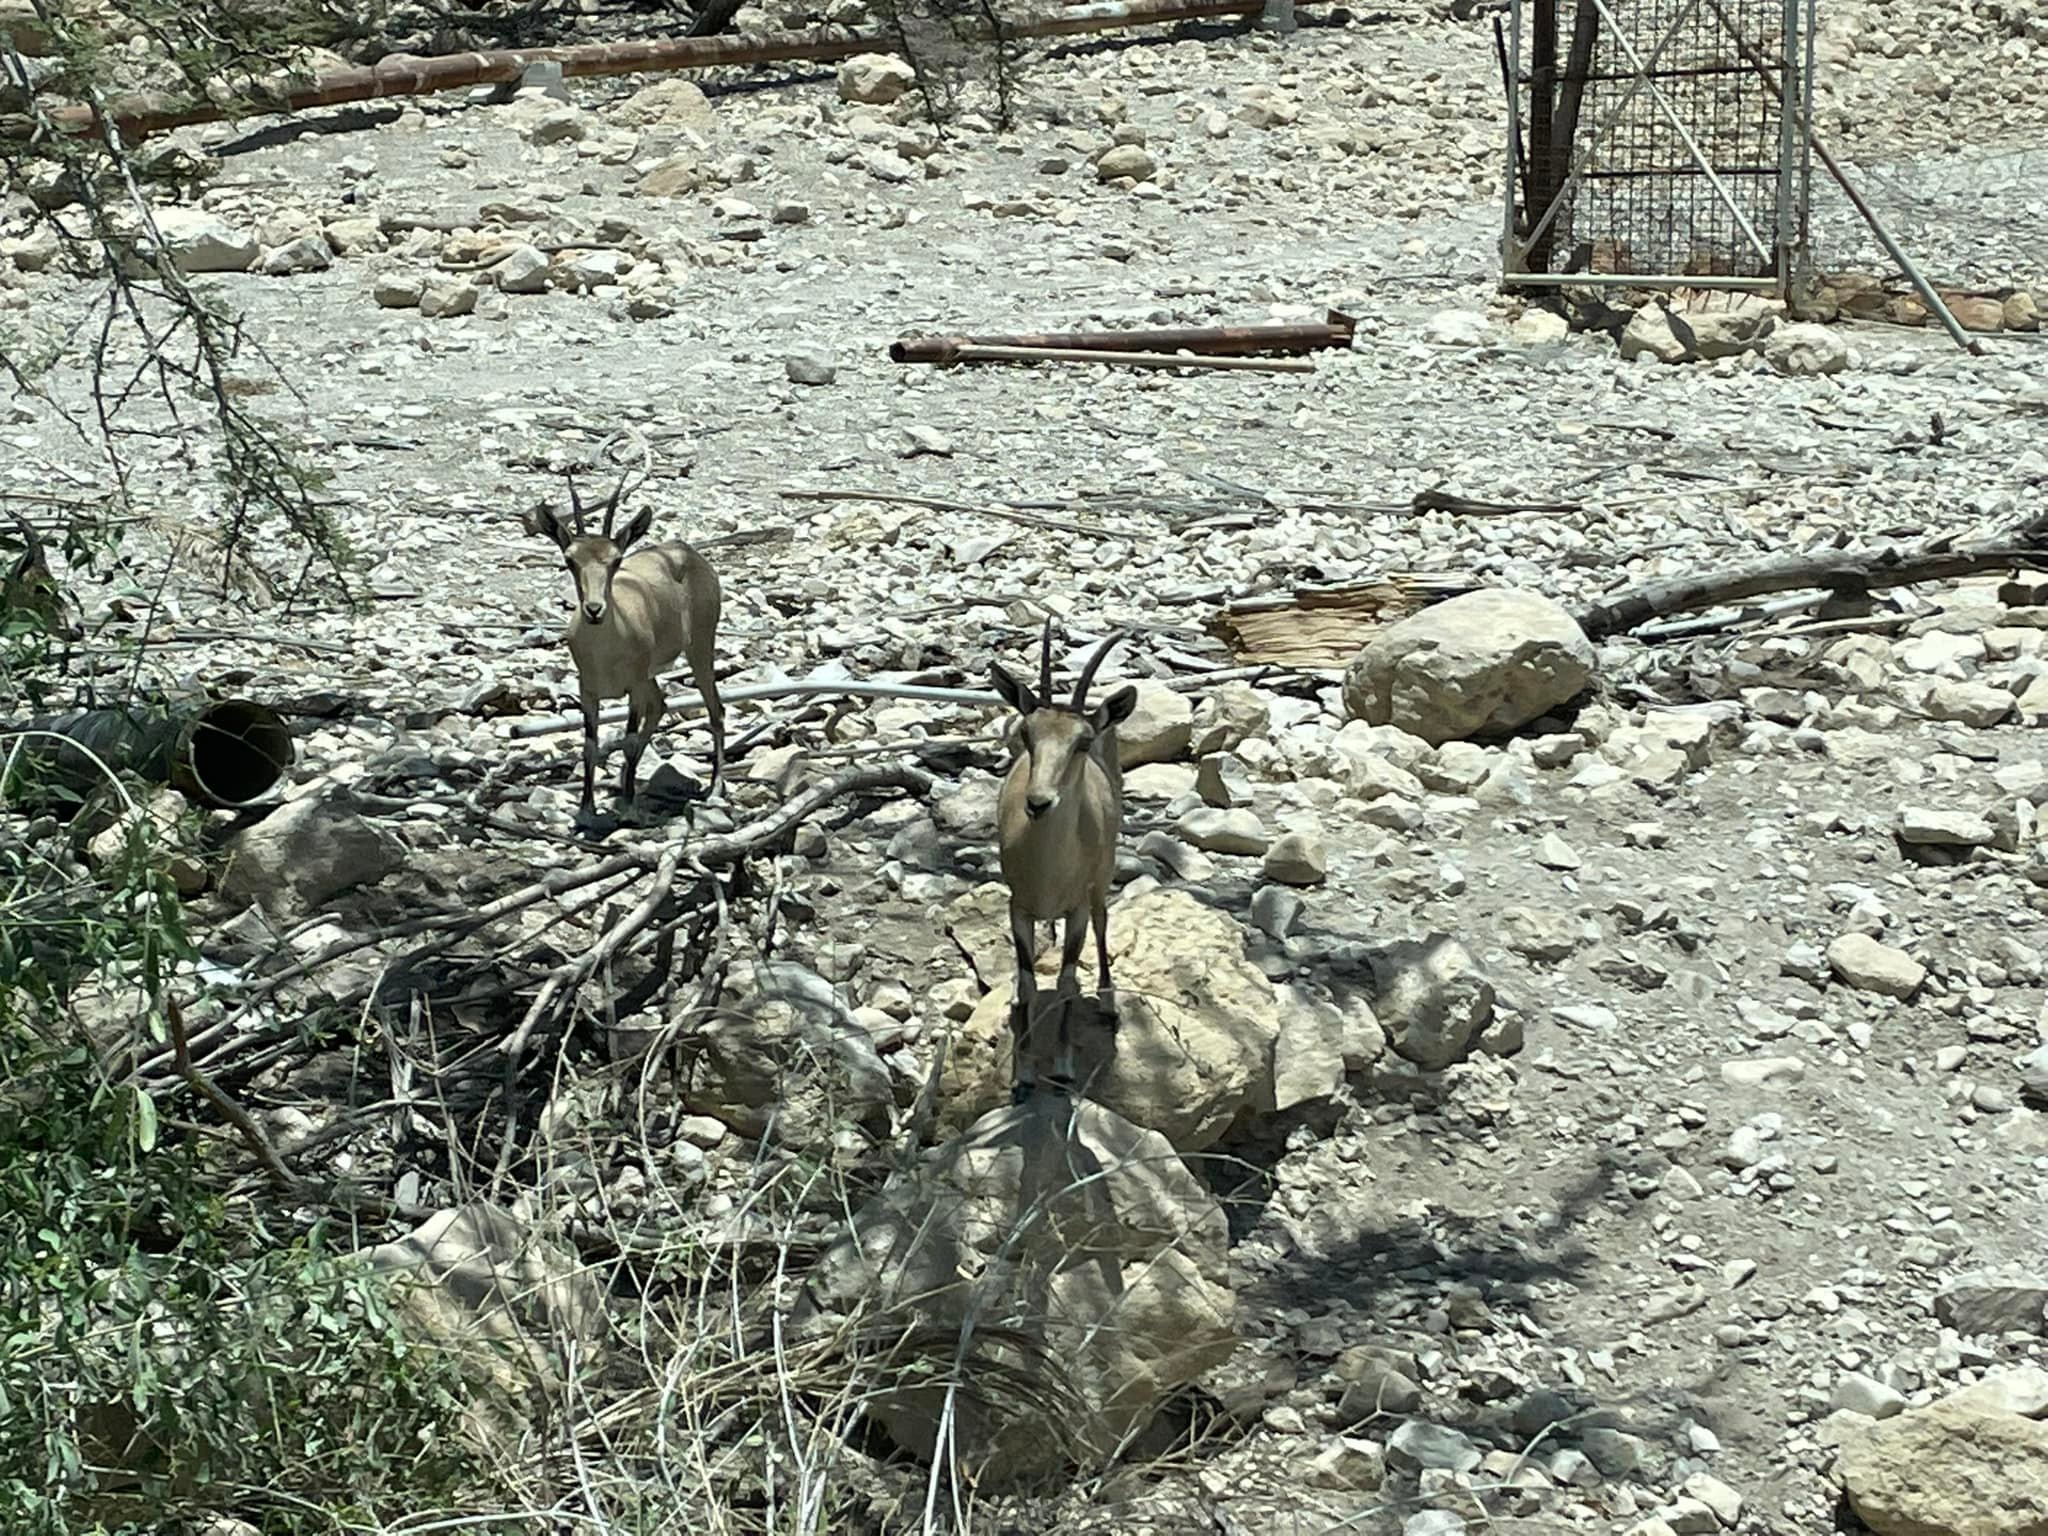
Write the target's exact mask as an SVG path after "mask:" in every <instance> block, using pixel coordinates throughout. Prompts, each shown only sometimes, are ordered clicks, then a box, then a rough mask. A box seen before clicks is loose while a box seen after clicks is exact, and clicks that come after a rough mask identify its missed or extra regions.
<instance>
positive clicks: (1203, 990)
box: [938, 891, 1335, 1152]
mask: <svg viewBox="0 0 2048 1536" xmlns="http://www.w3.org/2000/svg"><path fill="white" fill-rule="evenodd" d="M1109 957H1110V958H1109V968H1110V979H1111V981H1112V983H1113V984H1114V986H1115V991H1116V1021H1115V1026H1114V1028H1113V1029H1112V1028H1111V1027H1110V1024H1109V1021H1108V1020H1107V1019H1105V1018H1104V1017H1103V1016H1102V1014H1101V1010H1100V1009H1099V1007H1098V1004H1097V1001H1096V999H1095V997H1094V994H1093V987H1094V979H1095V975H1094V973H1095V951H1094V944H1093V941H1092V940H1091V941H1090V943H1089V946H1088V948H1087V949H1086V950H1084V951H1083V959H1082V966H1081V975H1080V982H1081V986H1082V988H1083V995H1082V996H1081V997H1078V998H1076V999H1074V1001H1073V1003H1072V1005H1071V1012H1070V1013H1069V1028H1070V1030H1071V1033H1072V1037H1073V1042H1074V1047H1075V1057H1076V1064H1077V1068H1078V1071H1079V1073H1080V1076H1081V1079H1082V1083H1083V1086H1084V1090H1085V1092H1086V1093H1087V1095H1088V1097H1090V1098H1092V1099H1095V1100H1097V1101H1098V1102H1100V1103H1103V1104H1106V1105H1108V1106H1109V1107H1110V1108H1112V1109H1114V1110H1116V1111H1117V1113H1118V1114H1120V1115H1122V1116H1124V1117H1125V1118H1126V1119H1128V1120H1131V1121H1133V1122H1134V1123H1136V1124H1138V1125H1141V1126H1144V1127H1145V1128H1146V1129H1148V1130H1154V1131H1158V1132H1159V1133H1160V1134H1162V1135H1163V1136H1165V1137H1166V1139H1167V1140H1168V1141H1170V1142H1171V1143H1172V1144H1173V1145H1174V1147H1175V1148H1176V1149H1177V1150H1179V1151H1182V1152H1195V1151H1200V1150H1201V1149H1202V1148H1204V1147H1207V1146H1210V1145H1212V1144H1213V1143H1214V1142H1215V1141H1216V1140H1217V1139H1218V1138H1219V1137H1221V1136H1222V1135H1223V1133H1224V1132H1225V1131H1226V1130H1227V1129H1229V1127H1230V1124H1231V1122H1232V1121H1233V1120H1235V1119H1236V1118H1237V1117H1238V1116H1239V1115H1240V1114H1241V1113H1243V1112H1244V1111H1245V1110H1247V1109H1258V1108H1262V1107H1267V1106H1270V1105H1271V1104H1272V1102H1273V1053H1274V1046H1275V1044H1276V1042H1277V1041H1278V1039H1279V1037H1280V1026H1281V1012H1280V1003H1279V999H1278V998H1277V997H1276V996H1275V994H1274V991H1273V984H1272V983H1271V982H1269V981H1268V980H1267V979H1266V978H1265V976H1264V975H1263V974H1262V973H1261V972H1260V970H1259V969H1258V967H1257V966H1255V965H1253V964H1252V963H1251V962H1250V961H1249V960H1247V959H1246V958H1245V953H1244V930H1243V929H1241V928H1240V927H1239V926H1238V925H1237V921H1236V919H1234V918H1232V917H1231V916H1230V915H1229V914H1228V913H1225V912H1219V911H1218V910H1216V908H1214V907H1211V906H1207V905H1205V904H1203V903H1202V902H1200V901H1197V900H1196V899H1195V898H1194V897H1192V896H1190V895H1188V894H1187V893H1186V892H1184V891H1151V892H1148V893H1147V894H1145V895H1143V896H1139V897H1135V898H1133V899H1131V900H1129V901H1123V902H1119V903H1117V905H1116V906H1115V907H1113V908H1112V909H1111V910H1110V915H1109ZM977 963H979V962H977ZM1058 973H1059V947H1058V945H1057V944H1049V943H1048V944H1042V945H1041V950H1040V954H1039V964H1038V985H1039V1003H1040V1009H1039V1017H1038V1019H1037V1021H1036V1027H1035V1028H1034V1030H1033V1032H1032V1038H1031V1041H1030V1051H1031V1059H1032V1060H1033V1062H1034V1063H1035V1064H1036V1066H1037V1070H1038V1073H1039V1075H1040V1076H1041V1077H1043V1076H1044V1075H1045V1074H1046V1072H1047V1071H1048V1070H1049V1069H1050V1067H1051V1064H1052V1058H1053V1052H1054V1049H1055V1045H1056V1038H1057V1016H1058V1008H1059V1004H1058V1003H1057V1001H1056V1000H1055V998H1054V996H1053V985H1054V982H1055V981H1056V980H1057V978H1058ZM983 979H984V980H987V979H988V977H987V974H986V973H984V975H983ZM1013 982H1014V977H1013V976H1012V975H1011V974H1010V968H1009V967H1007V966H1006V967H1004V969H1003V972H1002V979H1001V981H1000V982H998V983H996V984H995V985H994V986H993V987H992V988H991V990H990V991H989V993H988V995H987V996H985V997H984V998H982V1000H981V1002H980V1004H979V1005H978V1006H977V1007H976V1008H975V1010H974V1013H973V1016H972V1017H970V1018H969V1019H968V1020H967V1022H966V1023H965V1024H963V1025H962V1026H961V1027H960V1029H959V1031H958V1033H957V1034H956V1035H955V1036H954V1038H953V1041H952V1044H951V1046H950V1048H949V1049H948V1051H947V1053H946V1065H945V1071H944V1073H943V1075H942V1076H941V1078H940V1080H939V1114H938V1125H939V1128H940V1130H941V1131H942V1132H944V1131H948V1130H953V1129H957V1128H959V1127H962V1126H965V1125H967V1124H969V1123H971V1122H972V1121H974V1120H976V1119H977V1118H979V1117H980V1116H981V1115H983V1114H986V1113H987V1112H988V1111H989V1110H991V1109H994V1108H996V1107H997V1106H998V1105H1001V1104H1004V1103H1007V1102H1008V1101H1009V1096H1010V1076H1011V1054H1012V1052H1011V1043H1010V1025H1009V1019H1010V998H1011V996H1012V985H1013ZM1291 1075H1292V1078H1293V1086H1292V1091H1293V1092H1294V1093H1295V1094H1297V1095H1298V1096H1305V1095H1303V1093H1302V1090H1301V1088H1300V1086H1299V1079H1300V1072H1299V1070H1297V1071H1295V1072H1294V1073H1293V1074H1291ZM1331 1086H1332V1088H1333V1089H1334V1086H1335V1085H1334V1084H1332V1085H1331Z"/></svg>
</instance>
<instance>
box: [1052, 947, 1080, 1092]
mask: <svg viewBox="0 0 2048 1536" xmlns="http://www.w3.org/2000/svg"><path fill="white" fill-rule="evenodd" d="M1087 937H1088V914H1087V913H1086V912H1084V911H1082V910H1081V909H1080V908H1078V907H1077V908H1075V909H1074V910H1073V911H1072V912H1069V913H1068V914H1067V933H1066V941H1065V943H1064V944H1063V945H1062V947H1061V949H1060V981H1059V989H1060V1023H1059V1044H1058V1046H1057V1048H1056V1050H1055V1053H1054V1055H1053V1066H1052V1071H1053V1076H1054V1077H1056V1078H1057V1079H1059V1082H1060V1084H1061V1086H1062V1087H1067V1088H1071V1087H1072V1086H1073V1083H1074V1032H1073V1025H1074V999H1075V998H1076V997H1077V996H1078V995H1079V994H1080V991H1081V985H1080V981H1079V979H1078V977H1077V976H1076V972H1077V971H1078V970H1079V968H1080V965H1081V945H1082V944H1083V943H1084V942H1085V941H1086V939H1087Z"/></svg>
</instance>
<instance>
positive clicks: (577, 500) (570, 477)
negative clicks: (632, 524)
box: [562, 469, 626, 539]
mask: <svg viewBox="0 0 2048 1536" xmlns="http://www.w3.org/2000/svg"><path fill="white" fill-rule="evenodd" d="M562 478H563V479H564V480H567V481H568V482H569V508H570V510H571V511H572V512H574V513H575V515H576V536H577V537H578V538H579V539H580V538H581V537H583V498H582V497H580V496H578V495H577V494H576V475H575V472H574V471H573V470H566V469H565V470H563V471H562ZM625 492H626V477H625V476H624V475H621V476H620V477H619V483H618V485H617V486H616V487H615V488H614V489H613V491H612V493H611V495H610V497H608V498H607V499H606V501H605V504H604V536H605V537H606V538H610V537H611V536H612V523H613V522H614V521H615V520H616V519H617V517H618V515H619V498H620V497H621V496H623V495H624V494H625Z"/></svg>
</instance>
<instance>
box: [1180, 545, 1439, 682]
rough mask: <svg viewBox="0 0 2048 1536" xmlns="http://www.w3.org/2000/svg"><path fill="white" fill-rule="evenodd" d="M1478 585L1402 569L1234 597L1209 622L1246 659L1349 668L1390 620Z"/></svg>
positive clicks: (1303, 665)
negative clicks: (1281, 592) (1338, 583)
mask: <svg viewBox="0 0 2048 1536" xmlns="http://www.w3.org/2000/svg"><path fill="white" fill-rule="evenodd" d="M1478 585H1479V583H1478V582H1476V581H1474V580H1473V579H1472V578H1471V577H1469V576H1462V575H1457V574H1454V573H1432V572H1410V571H1394V572H1390V573H1389V574H1387V575H1385V576H1381V577H1376V578H1374V579H1373V580H1370V581H1360V582H1349V583H1346V584H1345V585H1343V586H1333V587H1297V588H1295V589H1294V591H1293V592H1291V593H1289V594H1287V595H1285V596H1273V597H1258V598H1248V599H1244V600H1241V601H1238V602H1234V603H1230V604H1228V605H1227V606H1225V607H1224V608H1222V609H1221V610H1219V611H1218V612H1216V613H1215V614H1213V615H1211V616H1210V618H1209V621H1208V628H1209V631H1210V633H1212V634H1214V635H1217V636H1219V637H1220V638H1221V639H1223V640H1224V641H1226V642H1227V643H1228V644H1229V646H1230V649H1231V651H1232V653H1233V654H1234V655H1235V656H1236V657H1237V659H1238V660H1239V661H1241V662H1249V663H1259V664H1265V665H1273V666H1290V667H1344V666H1349V665H1350V664H1351V662H1352V661H1353V660H1354V659H1355V658H1356V657H1357V655H1358V652H1359V650H1360V648H1361V647H1363V646H1364V645H1365V643H1366V642H1367V641H1368V640H1370V639H1371V638H1372V637H1373V635H1374V634H1376V633H1377V632H1378V631H1379V630H1380V629H1381V628H1382V627H1383V626H1385V625H1387V624H1390V623H1393V622H1394V621H1396V620H1399V619H1405V618H1407V617H1408V615H1410V614H1411V613H1416V612H1419V611H1420V610H1421V609H1423V608H1426V607H1428V606H1429V605H1430V604H1431V603H1434V602H1438V601H1440V600H1441V599H1443V598H1446V597H1455V596H1457V595H1458V594H1459V593H1461V592H1470V591H1472V590H1473V589H1474V588H1475V587H1477V586H1478ZM1211 680H1214V677H1213V675H1212V679H1211Z"/></svg>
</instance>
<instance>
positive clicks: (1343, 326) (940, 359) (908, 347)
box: [889, 309, 1358, 363]
mask: <svg viewBox="0 0 2048 1536" xmlns="http://www.w3.org/2000/svg"><path fill="white" fill-rule="evenodd" d="M1357 324H1358V322H1357V321H1356V320H1354V319H1353V318H1352V317H1351V316H1349V315H1347V314H1344V313H1342V312H1341V311H1338V310H1334V309H1333V310H1331V311H1330V317H1329V319H1328V320H1325V321H1322V322H1320V323H1312V324H1305V325H1196V326H1184V327H1180V328H1178V329H1169V330H1158V331H1056V332H1052V333H1050V334H1046V335H1029V334H1026V335H1016V336H906V337H904V338H903V339H902V340H900V341H892V342H891V343H889V360H890V361H891V362H893V363H952V362H958V361H960V352H961V350H962V349H963V348H967V347H1036V348H1048V349H1053V350H1058V351H1085V352H1194V353H1198V354H1200V355H1201V356H1203V357H1251V356H1256V355H1259V354H1262V353H1270V354H1275V355H1279V356H1283V357H1292V356H1295V355H1298V354H1300V353H1303V352H1316V351H1321V350H1323V349H1325V348H1343V347H1348V346H1350V345H1351V337H1352V333H1353V331H1354V330H1355V328H1356V326H1357Z"/></svg>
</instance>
